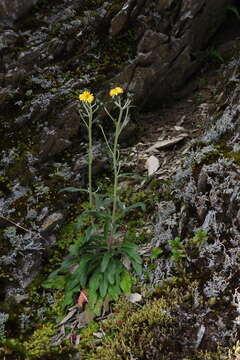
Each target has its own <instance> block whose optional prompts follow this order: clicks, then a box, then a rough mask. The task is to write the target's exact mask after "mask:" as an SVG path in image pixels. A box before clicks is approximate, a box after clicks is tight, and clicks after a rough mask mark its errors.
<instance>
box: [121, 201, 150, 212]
mask: <svg viewBox="0 0 240 360" xmlns="http://www.w3.org/2000/svg"><path fill="white" fill-rule="evenodd" d="M138 207H140V208H141V209H142V211H145V210H146V205H145V204H144V203H143V202H138V203H136V204H133V205H130V206H128V207H126V208H125V209H124V212H129V211H131V210H133V209H136V208H138Z"/></svg>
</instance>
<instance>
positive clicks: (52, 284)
mask: <svg viewBox="0 0 240 360" xmlns="http://www.w3.org/2000/svg"><path fill="white" fill-rule="evenodd" d="M42 286H43V287H44V288H45V289H63V288H64V286H65V276H57V277H55V278H54V279H47V280H46V281H45V282H44V283H43V284H42Z"/></svg>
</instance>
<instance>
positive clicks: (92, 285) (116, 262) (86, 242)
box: [44, 87, 145, 313]
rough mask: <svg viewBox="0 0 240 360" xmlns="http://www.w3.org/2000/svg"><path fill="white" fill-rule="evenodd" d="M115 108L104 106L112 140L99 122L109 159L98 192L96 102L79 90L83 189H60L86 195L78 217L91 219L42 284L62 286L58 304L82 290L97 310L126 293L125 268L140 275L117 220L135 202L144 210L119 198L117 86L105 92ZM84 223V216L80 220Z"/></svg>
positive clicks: (125, 105) (123, 115)
mask: <svg viewBox="0 0 240 360" xmlns="http://www.w3.org/2000/svg"><path fill="white" fill-rule="evenodd" d="M109 95H110V97H111V98H112V101H113V106H114V109H115V110H116V111H117V114H118V115H117V117H116V118H115V117H114V116H113V115H112V114H111V113H110V112H109V110H108V109H107V108H106V107H104V109H105V111H106V113H107V115H108V117H109V118H110V119H111V120H112V122H113V125H114V140H113V144H111V142H110V140H108V138H107V135H106V133H105V131H104V129H103V127H102V126H101V125H100V129H101V132H102V134H103V137H104V140H105V142H106V146H107V149H108V151H109V153H110V156H111V159H112V169H113V193H112V194H110V195H109V194H107V195H103V194H99V193H98V192H97V191H94V190H93V181H92V180H93V179H92V165H93V160H94V159H93V132H92V129H93V125H94V124H95V123H96V122H95V120H94V114H95V112H96V111H97V109H98V107H99V105H98V104H97V102H96V101H95V100H94V95H93V94H92V93H90V92H89V91H84V92H83V93H81V94H80V96H79V100H80V110H79V113H80V118H81V120H82V122H83V124H84V125H85V127H86V128H87V131H88V189H80V188H74V187H69V188H66V189H63V190H65V191H71V192H72V191H83V192H87V193H88V195H89V209H87V210H85V211H84V212H83V213H82V214H81V217H80V219H86V217H87V218H90V220H91V221H90V225H89V226H88V227H87V228H86V227H85V228H84V226H83V225H82V229H81V235H79V236H78V237H77V238H76V241H75V242H74V244H73V245H71V247H70V249H69V254H68V255H67V257H66V258H65V259H64V260H63V262H62V265H61V266H60V268H59V269H57V270H56V271H54V272H53V273H52V274H50V276H49V277H48V280H47V281H46V282H45V283H44V287H47V288H63V289H64V293H65V298H64V302H63V306H64V307H65V306H68V305H70V304H71V303H72V302H73V297H74V295H76V296H77V294H78V293H79V292H80V291H81V290H83V289H84V290H85V291H86V293H87V299H88V307H89V308H90V309H91V310H93V311H94V312H95V313H100V310H101V306H102V304H103V302H104V301H111V300H115V299H117V297H118V296H119V295H121V294H125V295H129V294H130V292H131V287H132V280H133V278H132V276H131V275H130V271H131V270H133V271H134V272H135V273H137V274H139V275H140V274H141V271H142V266H141V264H142V260H141V257H140V256H139V254H138V252H137V245H136V244H134V243H132V242H128V241H125V239H124V234H123V233H122V232H121V231H120V220H121V221H122V219H123V218H124V216H125V215H126V213H128V212H129V211H131V210H132V209H134V208H136V207H141V208H142V210H144V209H145V207H144V204H143V203H136V204H133V205H131V206H128V207H126V206H125V205H124V204H123V203H122V202H121V200H120V197H119V185H118V183H119V177H120V176H121V174H120V171H121V159H120V158H121V156H120V155H121V154H120V149H119V136H120V135H121V133H122V131H123V129H124V127H125V126H126V125H127V123H128V120H129V110H130V108H131V99H130V97H129V96H127V97H126V98H124V95H123V89H122V88H120V87H116V88H114V89H112V90H111V91H110V93H109ZM83 223H84V221H83Z"/></svg>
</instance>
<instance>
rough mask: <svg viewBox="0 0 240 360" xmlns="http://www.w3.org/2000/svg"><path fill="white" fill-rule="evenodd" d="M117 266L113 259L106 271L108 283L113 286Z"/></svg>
mask: <svg viewBox="0 0 240 360" xmlns="http://www.w3.org/2000/svg"><path fill="white" fill-rule="evenodd" d="M116 270H117V264H116V262H115V261H114V259H112V260H111V262H110V263H109V266H108V268H107V270H106V273H107V278H108V282H109V283H110V284H111V285H113V284H114V283H115V276H116Z"/></svg>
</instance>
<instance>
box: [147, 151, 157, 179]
mask: <svg viewBox="0 0 240 360" xmlns="http://www.w3.org/2000/svg"><path fill="white" fill-rule="evenodd" d="M146 167H147V170H148V176H151V175H153V174H154V173H155V172H156V171H157V170H158V168H159V160H158V158H156V156H154V155H151V156H150V157H149V158H148V159H147V161H146Z"/></svg>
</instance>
